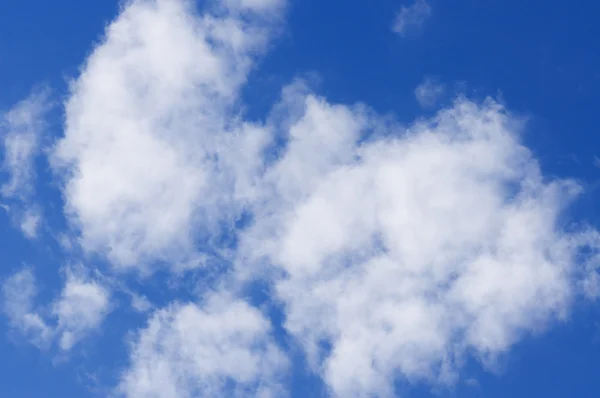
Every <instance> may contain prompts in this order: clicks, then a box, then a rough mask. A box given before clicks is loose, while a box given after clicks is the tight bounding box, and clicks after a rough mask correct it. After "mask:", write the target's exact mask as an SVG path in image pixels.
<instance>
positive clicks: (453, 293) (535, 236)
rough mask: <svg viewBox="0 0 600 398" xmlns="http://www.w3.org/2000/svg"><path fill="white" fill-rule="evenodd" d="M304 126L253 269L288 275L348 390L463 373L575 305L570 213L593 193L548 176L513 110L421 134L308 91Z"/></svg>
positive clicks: (449, 113)
mask: <svg viewBox="0 0 600 398" xmlns="http://www.w3.org/2000/svg"><path fill="white" fill-rule="evenodd" d="M298 102H300V100H297V101H296V103H298ZM293 113H294V114H296V113H297V109H296V110H294V112H293ZM289 125H290V127H289V130H288V132H289V134H288V135H289V142H288V144H287V147H286V149H285V151H284V152H283V154H282V155H281V157H280V159H279V160H278V161H277V162H276V163H275V164H274V165H273V167H272V168H271V169H270V170H268V171H267V173H266V175H265V178H264V182H263V183H264V184H265V185H264V186H263V187H262V191H263V192H264V193H265V196H264V198H263V199H264V200H263V201H259V202H257V205H256V207H255V209H254V210H255V224H254V225H253V226H252V227H251V228H250V229H249V230H248V231H246V233H245V234H244V236H243V240H242V242H243V251H242V254H241V256H240V268H241V269H242V270H243V268H244V267H248V264H251V263H254V264H257V266H258V264H262V263H264V259H267V260H268V261H269V262H270V263H271V264H272V265H274V266H275V267H277V268H279V269H281V270H283V271H284V276H283V277H282V278H280V279H279V280H278V282H277V283H276V290H277V294H278V296H279V298H280V299H282V300H283V301H284V303H285V305H286V328H287V330H288V331H289V332H290V333H291V334H292V335H293V336H295V337H296V338H297V340H298V341H299V342H300V343H301V344H302V345H303V346H304V348H305V350H306V352H307V355H308V358H309V362H310V363H311V364H312V366H313V369H314V370H315V371H317V372H320V373H321V374H322V375H323V377H324V379H325V381H326V382H327V383H328V385H329V386H330V387H331V389H332V391H333V394H334V395H336V396H340V397H350V396H372V395H373V394H374V395H377V396H392V395H393V381H394V380H395V379H396V378H397V377H399V376H402V377H406V378H408V379H409V380H429V381H432V382H435V383H437V382H443V383H446V382H452V381H453V380H454V379H455V377H456V376H457V374H458V373H459V371H460V363H461V361H462V360H463V359H464V356H465V355H467V354H473V355H475V356H476V357H479V358H480V359H481V361H482V362H483V363H484V364H489V363H490V362H491V361H493V360H494V358H495V356H496V355H498V354H500V353H503V352H505V351H506V350H507V349H509V348H510V347H511V345H513V344H514V343H515V342H517V341H518V340H519V338H520V337H521V336H522V335H523V334H526V333H533V332H537V331H538V330H541V329H543V328H544V325H545V324H546V323H548V322H551V321H553V320H557V319H562V318H563V317H564V316H565V315H566V313H567V311H568V308H569V304H570V301H571V298H572V296H573V293H574V292H573V288H574V282H573V280H572V275H573V272H574V270H575V268H574V266H575V265H576V256H577V255H578V248H579V247H580V245H581V244H583V242H582V239H581V236H580V235H576V234H573V235H570V234H567V233H565V232H562V231H561V228H560V227H561V225H560V223H559V222H558V218H559V216H560V215H561V211H562V210H563V208H564V206H566V205H567V204H568V203H569V201H570V200H571V199H572V198H573V197H574V196H575V195H576V194H577V193H578V192H579V187H578V186H577V185H576V184H575V183H574V182H572V181H568V180H557V181H546V180H545V179H544V178H543V177H542V175H541V173H540V170H539V167H538V164H537V163H536V161H535V159H534V158H533V157H532V155H531V153H530V152H529V151H528V150H527V149H526V148H525V147H523V146H522V145H521V144H520V143H519V136H518V133H519V130H520V128H521V123H520V122H519V121H518V120H516V119H515V118H512V117H511V115H509V114H507V113H506V111H505V110H504V109H503V108H502V107H501V106H500V105H498V104H497V103H495V102H493V101H491V100H488V101H486V102H485V103H483V104H476V103H473V102H470V101H468V100H465V99H460V100H458V101H457V102H456V103H455V104H454V106H453V107H451V108H449V109H446V110H443V111H441V112H440V113H439V114H438V115H437V116H436V117H435V118H433V119H432V120H426V121H420V122H418V123H416V124H414V125H413V126H411V127H410V128H409V129H407V130H405V129H401V128H400V127H397V126H390V125H385V124H384V122H383V121H380V120H379V119H378V118H377V117H376V116H373V115H370V114H369V112H368V111H366V110H364V109H361V108H360V107H359V108H354V109H353V108H349V107H345V106H340V105H330V104H328V103H327V102H326V101H325V100H323V99H319V98H316V97H314V96H312V95H308V96H306V97H305V98H304V112H303V114H301V115H299V117H296V119H295V120H292V121H290V123H289ZM373 131H375V133H374V134H375V135H374V136H373V135H372V136H371V138H370V139H367V140H366V141H364V140H362V138H363V137H364V136H365V134H367V133H372V132H373ZM372 134H373V133H372ZM253 259H254V261H253ZM324 343H327V344H324ZM327 345H330V346H331V350H330V352H329V351H327V350H325V349H323V347H326V346H327Z"/></svg>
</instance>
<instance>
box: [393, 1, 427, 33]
mask: <svg viewBox="0 0 600 398" xmlns="http://www.w3.org/2000/svg"><path fill="white" fill-rule="evenodd" d="M430 16H431V6H430V5H429V3H428V2H427V0H415V2H414V4H412V5H410V6H408V7H407V6H402V8H400V12H398V15H397V16H396V20H395V21H394V26H393V27H392V30H393V31H394V32H395V33H397V34H399V35H400V36H402V37H407V36H409V35H413V34H416V33H419V32H420V30H421V28H422V26H423V24H424V23H425V21H427V19H428V18H429V17H430Z"/></svg>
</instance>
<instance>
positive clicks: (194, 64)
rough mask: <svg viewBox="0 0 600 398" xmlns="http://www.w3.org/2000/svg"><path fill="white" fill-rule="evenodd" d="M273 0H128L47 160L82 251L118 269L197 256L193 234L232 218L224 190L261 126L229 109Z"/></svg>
mask: <svg viewBox="0 0 600 398" xmlns="http://www.w3.org/2000/svg"><path fill="white" fill-rule="evenodd" d="M280 3H281V2H279V1H264V0H263V1H256V0H254V1H248V0H245V1H228V2H225V3H222V4H224V5H225V6H227V7H226V8H225V10H223V9H221V10H212V9H208V10H207V11H206V13H205V14H204V15H196V13H195V11H194V10H193V5H192V4H191V2H187V1H184V0H169V1H167V0H156V1H132V2H130V3H128V5H127V7H126V8H125V9H124V10H123V12H122V13H121V14H120V15H119V17H118V18H117V19H116V20H115V21H114V22H113V23H112V24H111V25H110V26H109V27H108V29H107V33H106V38H105V39H104V41H103V42H102V43H101V44H100V45H99V46H98V47H97V48H96V49H95V50H94V51H93V53H92V55H91V56H90V57H89V59H88V60H87V63H86V65H85V68H84V70H83V73H82V74H81V76H80V77H79V78H78V79H77V81H76V82H74V85H73V90H72V93H71V96H70V98H69V100H68V102H67V104H66V125H65V137H64V138H63V139H62V140H61V141H60V142H59V143H58V145H57V147H56V149H55V152H54V155H53V164H54V165H55V168H57V169H59V170H61V171H62V172H63V173H64V176H65V182H66V186H65V191H64V194H65V199H66V213H67V214H68V216H69V218H70V219H71V221H72V222H73V223H74V224H75V225H77V226H79V227H80V229H81V244H82V246H83V247H84V248H85V249H87V250H89V251H97V252H100V253H105V254H106V255H107V256H108V257H109V259H110V260H111V261H112V262H113V263H114V265H115V266H117V267H133V266H135V267H139V268H140V269H147V265H148V264H149V263H153V262H155V261H161V260H164V261H167V262H169V263H171V264H188V265H191V266H193V265H194V264H195V263H198V262H199V261H201V258H198V257H197V256H196V253H195V250H194V248H193V247H194V239H210V236H211V235H213V234H214V233H215V231H216V230H218V228H219V223H220V222H221V221H222V219H223V218H225V219H226V218H227V217H233V216H234V215H235V214H236V212H237V204H236V203H234V201H233V199H232V197H233V196H234V195H237V196H243V195H245V194H246V193H247V192H246V193H245V192H244V190H245V189H247V188H248V187H249V186H250V185H249V182H248V181H247V178H248V177H249V176H252V175H254V173H255V171H254V170H255V169H256V168H257V167H259V166H260V165H259V164H256V163H254V162H255V161H257V160H260V158H259V157H258V156H257V155H256V153H257V152H258V151H260V150H261V149H262V144H263V141H264V140H265V137H266V135H265V134H266V133H265V132H263V131H262V130H260V129H258V128H256V127H253V126H251V125H245V124H242V123H241V122H240V123H238V122H237V121H236V116H235V114H234V113H233V110H234V109H235V104H236V101H237V93H238V91H239V88H240V86H241V85H242V84H243V83H244V82H245V79H246V76H247V73H248V71H249V69H250V67H251V66H252V61H253V57H254V56H255V55H257V54H258V53H260V52H261V51H262V49H263V48H264V46H265V44H266V41H267V38H268V36H269V33H270V26H271V24H272V23H275V22H273V21H274V20H275V18H271V17H275V16H276V15H278V14H277V13H278V10H279V9H280V7H279V5H280ZM213 11H214V12H213ZM246 161H247V162H246ZM245 162H246V163H245Z"/></svg>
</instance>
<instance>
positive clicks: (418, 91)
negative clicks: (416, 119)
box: [415, 77, 446, 108]
mask: <svg viewBox="0 0 600 398" xmlns="http://www.w3.org/2000/svg"><path fill="white" fill-rule="evenodd" d="M445 91H446V88H445V87H444V85H443V84H441V83H439V82H438V81H437V80H435V79H434V78H432V77H426V78H425V79H424V80H423V82H421V84H419V85H418V86H417V88H415V98H416V99H417V102H418V103H419V105H421V107H423V108H431V107H433V106H435V105H436V104H437V103H438V101H439V100H440V99H441V98H442V96H443V95H444V93H445Z"/></svg>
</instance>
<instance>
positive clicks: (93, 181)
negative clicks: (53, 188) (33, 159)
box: [4, 0, 598, 398]
mask: <svg viewBox="0 0 600 398" xmlns="http://www.w3.org/2000/svg"><path fill="white" fill-rule="evenodd" d="M417 3H419V2H417ZM284 10H285V4H284V2H283V1H274V0H237V1H236V0H223V1H220V2H217V1H215V2H210V3H209V4H207V5H206V8H205V9H204V10H203V11H198V10H197V9H196V7H195V5H194V4H193V2H191V1H184V0H134V1H129V2H127V3H126V4H125V5H124V7H123V9H122V11H121V13H120V15H119V16H118V17H117V18H116V19H115V21H113V22H112V23H111V24H110V25H109V26H108V28H107V31H106V36H105V37H104V38H103V40H102V41H101V43H100V44H99V45H98V46H97V47H96V48H95V49H94V50H93V52H92V53H91V55H90V57H89V58H88V60H87V62H86V63H85V65H84V67H83V70H82V73H81V75H80V76H79V77H78V78H77V79H76V80H75V81H74V82H73V84H72V88H71V89H72V91H71V93H70V96H69V98H68V101H67V102H66V123H65V132H64V137H63V138H61V139H60V140H59V141H58V143H57V145H56V147H55V148H54V150H53V151H52V154H51V161H52V164H53V167H54V168H55V170H56V171H57V173H59V175H60V176H61V178H62V179H63V187H64V192H63V194H64V198H65V214H66V216H67V218H68V219H69V221H70V222H71V225H72V226H73V227H74V230H75V231H77V234H78V242H79V244H80V245H81V247H82V248H83V250H84V251H86V252H88V253H96V254H99V255H101V256H104V257H105V258H106V259H107V260H108V261H109V263H110V264H111V266H112V267H113V269H115V270H118V271H123V270H136V271H138V272H141V273H142V274H144V275H145V276H146V277H151V275H152V272H153V271H154V270H155V269H156V267H158V266H160V265H162V266H165V267H166V268H167V269H168V270H174V271H181V270H184V269H188V270H189V269H194V268H195V267H198V266H202V265H203V264H204V263H205V261H206V259H211V256H214V255H215V253H218V254H219V255H218V256H217V257H218V259H221V260H223V256H222V255H223V253H225V254H226V261H227V262H228V265H229V268H228V269H229V270H230V271H231V272H229V273H227V275H223V279H222V281H220V282H219V283H218V286H213V287H211V289H209V290H210V291H208V292H206V291H202V292H201V295H200V298H198V299H197V300H196V301H192V302H189V301H188V302H186V301H183V300H181V301H179V300H178V301H177V302H174V303H171V304H170V305H167V306H166V307H165V308H163V309H159V310H157V311H154V312H151V313H150V314H149V318H148V323H147V325H146V326H144V327H142V328H141V329H139V330H137V331H136V332H135V334H134V337H133V338H132V340H131V345H130V347H131V351H130V353H129V357H130V358H129V359H130V363H129V365H128V367H127V368H126V369H124V370H123V372H122V375H121V379H120V382H119V386H118V387H117V389H116V391H115V393H116V394H119V395H122V396H126V397H132V398H133V397H135V398H138V397H140V398H141V397H161V398H167V397H193V396H209V397H213V396H214V397H218V396H265V397H267V396H273V397H275V396H277V397H280V396H285V395H286V391H285V383H286V382H285V379H286V370H287V369H288V359H286V358H285V354H284V350H283V348H282V347H279V346H278V343H277V341H279V340H278V339H277V338H275V337H274V334H275V332H274V327H273V325H271V322H273V321H274V320H273V319H271V318H270V317H269V316H267V315H266V314H263V313H262V312H261V310H259V309H258V308H255V307H253V306H252V305H251V304H250V303H249V302H247V301H246V300H245V299H244V296H243V295H242V294H240V293H239V292H241V291H244V287H245V286H247V284H250V283H252V282H254V281H255V280H257V279H260V280H261V281H262V282H265V283H266V284H268V285H270V286H271V287H272V289H271V290H270V291H271V292H272V293H273V296H272V297H271V300H272V301H273V302H277V303H280V304H281V305H282V308H283V311H284V321H283V325H282V326H283V328H282V330H281V331H279V332H278V333H284V334H287V337H289V338H290V339H291V340H292V341H294V342H295V343H296V344H298V345H299V346H300V347H301V348H302V349H303V351H304V353H305V356H306V359H307V362H308V364H309V365H310V371H312V372H314V373H316V374H317V375H319V376H320V377H321V378H322V380H323V382H324V383H325V384H326V386H327V388H328V391H329V392H330V393H331V395H332V396H336V397H355V396H360V397H363V396H364V397H367V396H381V397H386V396H394V394H395V383H396V382H397V381H398V380H410V381H426V382H431V383H434V384H438V383H442V384H451V383H453V382H454V381H455V380H456V379H457V378H458V377H460V372H461V363H463V361H464V360H465V358H466V357H467V356H474V357H475V358H477V359H479V360H480V361H481V363H482V364H483V365H484V366H487V365H489V364H493V361H494V359H495V358H496V357H497V356H498V355H499V354H502V353H505V352H506V351H507V350H509V349H510V348H511V346H513V345H514V344H515V343H516V342H518V341H519V340H520V338H521V337H522V336H523V335H525V334H530V333H536V332H539V331H542V330H543V329H544V327H546V326H547V325H548V324H549V323H552V322H555V321H557V320H561V319H565V317H566V316H567V315H568V311H569V308H570V305H571V304H572V302H573V300H574V299H575V298H576V297H577V295H578V294H579V291H580V287H581V286H582V285H580V282H581V278H580V277H581V272H580V271H581V268H582V267H583V265H582V263H581V262H580V254H581V250H580V249H581V248H582V247H584V246H586V245H596V242H597V241H598V239H597V234H596V233H595V232H594V231H591V232H590V231H586V232H585V233H584V232H583V231H581V232H580V231H573V230H571V231H570V232H567V229H566V228H565V223H564V220H563V214H564V213H563V211H564V210H565V208H566V207H567V206H568V205H569V203H570V202H571V201H572V200H573V199H574V198H575V197H576V196H577V194H578V193H579V192H580V190H581V189H580V187H579V186H578V185H577V184H576V183H575V182H574V181H570V180H550V179H548V178H546V177H544V175H543V173H542V171H541V170H540V167H539V165H538V163H537V162H536V160H535V158H534V157H533V155H532V153H531V152H530V151H529V150H528V149H527V148H525V147H524V146H523V145H522V144H521V142H520V132H521V130H522V129H523V128H524V122H523V121H522V120H520V119H519V118H517V117H515V116H513V115H511V114H510V112H508V111H507V110H506V109H505V108H504V107H503V106H501V105H500V104H498V103H497V102H495V101H493V100H491V99H488V100H486V101H484V102H473V101H470V100H469V99H467V98H458V99H457V100H456V101H455V102H454V103H453V104H452V105H451V106H450V107H448V108H446V109H442V110H440V111H439V112H438V113H437V115H435V116H434V117H432V118H430V119H427V120H417V121H416V122H414V123H412V124H411V125H409V126H402V125H400V124H398V123H395V122H393V121H390V120H389V118H385V117H382V116H379V115H377V114H376V113H375V112H374V111H373V110H371V109H369V107H368V106H366V105H353V106H348V105H343V104H331V103H329V102H328V101H327V99H325V98H322V97H319V96H318V95H316V94H315V93H313V92H311V90H309V89H308V88H307V87H305V86H303V85H302V83H299V82H297V83H294V84H292V85H290V86H289V87H287V88H285V89H284V90H283V94H282V99H281V101H280V103H279V104H276V105H275V106H274V108H273V111H272V114H271V115H270V117H268V118H267V119H266V121H264V122H262V123H259V122H255V123H250V122H248V121H245V120H244V115H243V113H242V112H241V111H240V109H242V108H243V106H241V104H240V103H239V102H240V91H241V90H242V89H243V87H244V85H245V84H246V81H247V78H248V74H249V72H250V70H251V69H252V67H253V66H254V65H255V63H256V61H257V59H258V58H260V55H261V54H262V53H264V51H265V50H266V48H267V47H268V45H269V38H270V37H271V36H273V32H274V30H276V29H277V28H278V25H279V23H280V19H281V17H282V13H283V12H284ZM241 218H243V219H244V222H239V223H236V221H239V220H240V219H241ZM236 225H237V226H238V227H237V228H236V227H235V226H236ZM224 234H226V235H230V236H233V237H235V241H236V244H235V245H233V246H234V247H230V246H227V245H224V244H223V243H222V237H223V235H224ZM225 246H227V247H225ZM589 264H593V263H589ZM589 264H588V265H589ZM589 266H590V269H591V265H589ZM107 272H108V271H107ZM115 275H119V276H116V277H121V278H126V277H127V276H126V275H127V274H125V273H122V272H119V273H117V274H115ZM590 275H592V277H589V278H587V279H586V280H585V283H584V285H583V286H585V287H586V291H588V292H593V291H596V290H594V286H595V284H594V281H596V280H597V278H594V277H593V275H595V273H592V274H590ZM83 285H85V288H84V286H83ZM19 286H21V287H19ZM22 287H24V289H22ZM19 290H23V292H24V293H23V294H22V295H18V294H17V292H18V291H19ZM92 290H93V291H92ZM213 290H214V291H213ZM4 293H5V296H6V297H7V301H11V302H12V303H13V304H14V305H12V306H10V307H7V308H8V309H7V310H6V311H7V312H8V314H9V316H10V318H11V321H12V322H13V323H14V325H17V326H18V327H20V328H22V329H26V330H33V329H39V330H40V331H41V332H43V333H51V332H50V331H48V330H49V329H48V328H47V326H46V325H45V324H44V323H43V321H42V320H41V318H40V317H39V316H38V315H37V314H36V312H35V311H34V310H33V304H32V303H31V301H32V297H33V296H34V293H35V289H34V286H33V282H32V276H31V274H30V273H29V271H23V272H22V273H20V274H17V275H15V276H14V277H13V278H12V279H11V280H10V281H8V284H7V285H6V286H5V289H4ZM109 297H110V292H107V291H104V290H103V288H101V287H100V286H99V285H97V284H95V283H92V282H81V283H79V282H77V281H76V280H74V279H72V278H71V279H68V280H67V284H66V286H65V289H64V291H63V293H62V295H61V298H60V299H58V300H57V304H56V305H55V306H54V307H53V311H54V312H53V313H54V315H55V316H56V317H57V318H58V319H59V320H58V326H57V328H58V330H60V331H61V337H60V345H61V347H62V348H63V349H65V350H66V349H70V348H71V347H72V345H73V344H74V343H75V342H76V341H79V339H80V338H81V337H80V336H81V335H82V334H83V332H86V333H87V332H88V331H89V330H90V329H93V328H94V327H98V325H99V324H100V323H101V321H102V320H103V318H104V316H105V315H106V314H107V312H108V311H109V307H110V306H109V304H110V302H109ZM79 298H85V300H84V301H85V302H86V303H88V304H89V306H92V307H93V308H94V310H93V311H92V313H93V314H95V315H94V316H91V315H90V317H89V318H88V317H86V316H84V315H83V314H84V313H87V312H86V311H87V310H85V309H83V307H81V306H73V305H72V303H74V302H76V301H81V300H79ZM82 317H83V318H82ZM73 319H77V320H78V321H77V322H76V323H74V322H75V321H72V320H73ZM82 319H83V321H82ZM43 333H42V334H43ZM287 393H289V391H288V392H287ZM292 393H293V392H292Z"/></svg>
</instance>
